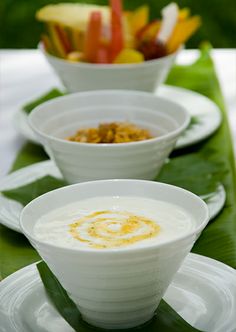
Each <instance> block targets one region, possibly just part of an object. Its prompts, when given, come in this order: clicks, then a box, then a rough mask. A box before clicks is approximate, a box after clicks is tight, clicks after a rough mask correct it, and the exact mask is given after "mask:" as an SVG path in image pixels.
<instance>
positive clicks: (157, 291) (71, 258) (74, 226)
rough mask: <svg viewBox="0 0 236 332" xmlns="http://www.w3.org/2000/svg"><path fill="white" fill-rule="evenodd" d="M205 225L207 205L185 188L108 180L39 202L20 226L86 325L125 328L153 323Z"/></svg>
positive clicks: (81, 185)
mask: <svg viewBox="0 0 236 332" xmlns="http://www.w3.org/2000/svg"><path fill="white" fill-rule="evenodd" d="M208 219H209V216H208V208H207V206H206V204H205V203H204V202H203V201H202V200H201V199H200V198H199V197H197V196H196V195H194V194H192V193H190V192H188V191H186V190H184V189H181V188H178V187H175V186H171V185H167V184H162V183H158V182H152V181H141V180H105V181H92V182H84V183H79V184H75V185H71V186H67V187H63V188H60V189H57V190H54V191H51V192H49V193H47V194H44V195H42V196H40V197H39V198H37V199H35V200H34V201H32V202H31V203H30V204H28V205H27V206H26V207H25V208H24V210H23V212H22V214H21V220H20V224H21V228H22V231H23V233H24V234H25V235H26V236H27V238H28V239H29V241H30V242H31V244H32V245H33V246H34V247H35V248H36V250H37V251H38V252H39V254H40V255H41V257H42V258H43V259H44V260H45V262H46V263H47V264H48V265H49V267H50V269H51V270H52V272H53V273H54V274H55V275H56V277H57V278H58V280H59V281H60V283H61V284H62V286H63V287H64V288H65V289H66V291H67V292H68V294H69V296H70V297H71V298H72V299H73V301H74V302H75V303H76V305H77V306H78V308H79V310H80V312H81V314H82V317H83V319H84V320H85V321H86V322H88V323H90V324H92V325H94V326H98V327H101V328H107V329H122V328H130V327H135V326H138V325H141V324H143V323H145V322H147V321H148V320H150V319H151V318H152V316H153V314H154V312H155V310H156V308H157V306H158V304H159V302H160V300H161V298H162V297H163V295H164V293H165V291H166V289H167V287H168V286H169V284H170V283H171V280H172V279H173V276H174V274H175V273H176V272H177V270H178V269H179V267H180V265H181V263H182V261H183V260H184V258H185V256H186V255H187V254H188V253H189V251H190V250H191V248H192V246H193V244H194V242H195V241H196V239H197V237H198V236H199V234H200V232H201V231H202V230H203V228H204V227H205V226H206V224H207V222H208Z"/></svg>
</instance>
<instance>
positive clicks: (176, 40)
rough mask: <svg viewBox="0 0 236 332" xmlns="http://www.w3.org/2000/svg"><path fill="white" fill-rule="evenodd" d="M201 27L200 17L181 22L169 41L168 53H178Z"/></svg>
mask: <svg viewBox="0 0 236 332" xmlns="http://www.w3.org/2000/svg"><path fill="white" fill-rule="evenodd" d="M200 25H201V19H200V17H199V16H193V17H191V18H188V19H186V20H182V21H179V22H178V23H177V24H176V26H175V28H174V31H173V34H172V35H171V37H170V38H169V40H168V41H167V45H166V46H167V51H168V53H172V52H174V51H176V50H177V49H178V47H179V46H180V45H182V44H184V43H185V42H186V41H187V39H189V38H190V36H192V35H193V33H194V32H195V31H196V30H197V29H198V28H199V27H200Z"/></svg>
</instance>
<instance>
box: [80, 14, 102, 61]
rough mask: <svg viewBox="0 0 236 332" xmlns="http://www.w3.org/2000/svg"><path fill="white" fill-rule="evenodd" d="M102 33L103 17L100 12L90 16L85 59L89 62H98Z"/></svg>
mask: <svg viewBox="0 0 236 332" xmlns="http://www.w3.org/2000/svg"><path fill="white" fill-rule="evenodd" d="M101 32H102V16H101V13H100V12H99V11H94V12H92V13H91V15H90V19H89V23H88V27H87V31H86V35H85V42H84V57H85V60H86V61H88V62H93V63H95V62H96V59H97V52H98V49H99V45H100V38H101Z"/></svg>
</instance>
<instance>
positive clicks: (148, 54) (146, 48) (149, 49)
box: [138, 39, 167, 60]
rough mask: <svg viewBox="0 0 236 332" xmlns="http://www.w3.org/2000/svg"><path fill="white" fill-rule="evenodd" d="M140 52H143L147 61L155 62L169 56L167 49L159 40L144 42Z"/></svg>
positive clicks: (141, 44) (140, 45)
mask: <svg viewBox="0 0 236 332" xmlns="http://www.w3.org/2000/svg"><path fill="white" fill-rule="evenodd" d="M138 50H139V51H140V52H142V54H143V56H144V58H145V60H154V59H158V58H161V57H163V56H166V55H167V49H166V46H165V44H163V43H161V42H160V41H158V40H155V39H152V40H143V41H142V42H141V43H140V44H139V46H138Z"/></svg>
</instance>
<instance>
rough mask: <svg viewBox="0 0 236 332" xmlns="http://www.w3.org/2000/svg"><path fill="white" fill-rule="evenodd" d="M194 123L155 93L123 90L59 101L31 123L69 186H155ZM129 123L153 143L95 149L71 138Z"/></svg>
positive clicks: (42, 107)
mask: <svg viewBox="0 0 236 332" xmlns="http://www.w3.org/2000/svg"><path fill="white" fill-rule="evenodd" d="M189 121H190V116H189V114H188V113H187V111H186V110H185V109H184V108H183V107H182V106H180V105H178V104H176V103H174V102H171V101H169V100H166V99H164V98H160V97H157V96H155V95H153V94H151V93H147V92H139V91H123V90H110V91H109V90H101V91H90V92H81V93H75V94H71V95H67V96H64V97H59V98H55V99H53V100H52V101H49V102H46V103H44V104H42V105H40V106H38V107H37V108H35V110H33V112H32V113H31V114H30V116H29V122H30V125H31V127H32V129H33V130H34V132H35V133H36V135H37V137H38V139H39V140H40V141H41V143H42V144H43V145H44V147H45V149H46V151H47V152H48V154H49V156H50V157H51V159H53V160H54V161H55V163H56V164H57V166H58V168H59V169H60V171H61V173H62V175H63V176H64V178H65V179H66V180H67V181H68V183H77V182H81V181H90V180H101V179H115V178H119V179H123V178H129V179H142V180H152V179H154V178H155V177H156V176H157V174H158V172H159V171H160V169H161V167H162V165H163V164H164V162H165V159H166V158H167V157H168V155H169V154H170V152H171V151H172V150H173V148H174V146H175V144H176V141H177V139H178V137H179V136H180V135H181V133H182V132H183V131H184V130H185V129H186V127H187V126H188V124H189ZM109 122H129V123H132V124H135V125H137V126H139V127H141V128H144V129H147V130H149V131H150V133H151V134H152V136H153V138H151V139H148V140H143V141H137V142H128V143H116V144H92V143H81V142H71V141H68V140H66V137H69V136H71V135H73V134H74V133H75V132H76V131H77V130H78V129H81V128H88V127H97V126H98V125H99V124H100V123H109Z"/></svg>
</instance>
